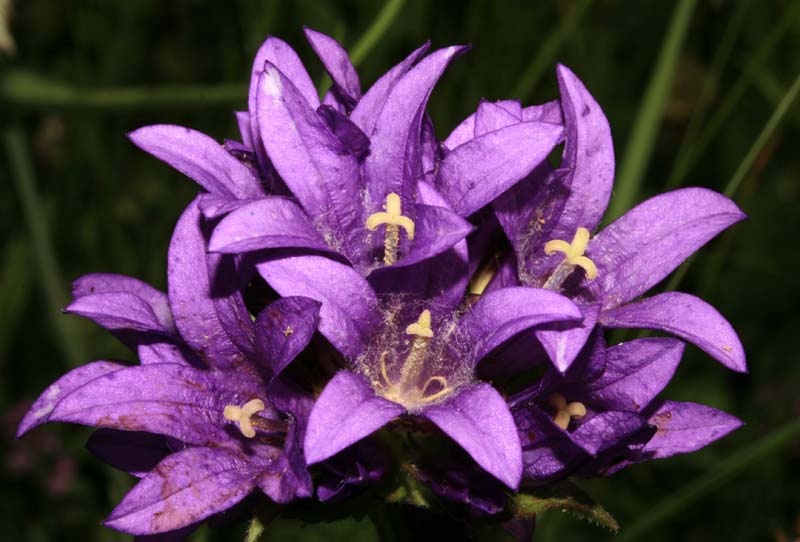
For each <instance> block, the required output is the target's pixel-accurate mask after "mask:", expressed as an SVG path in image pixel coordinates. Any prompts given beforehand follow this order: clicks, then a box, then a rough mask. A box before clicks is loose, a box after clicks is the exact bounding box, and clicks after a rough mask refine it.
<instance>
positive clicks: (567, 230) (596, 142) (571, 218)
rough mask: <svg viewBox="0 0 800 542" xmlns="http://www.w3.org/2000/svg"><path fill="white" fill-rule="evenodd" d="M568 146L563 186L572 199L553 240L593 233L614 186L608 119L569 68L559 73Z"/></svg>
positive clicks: (554, 230)
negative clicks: (580, 230) (583, 230)
mask: <svg viewBox="0 0 800 542" xmlns="http://www.w3.org/2000/svg"><path fill="white" fill-rule="evenodd" d="M556 73H557V76H558V86H559V90H560V91H561V109H562V111H563V113H564V125H565V127H566V146H565V148H564V156H563V158H562V162H561V167H562V168H566V169H568V171H569V173H567V176H566V178H565V180H564V184H565V185H566V186H568V187H569V189H570V191H569V197H568V199H567V202H566V204H565V206H564V209H563V211H562V214H561V216H560V217H559V219H558V225H557V226H556V227H555V228H554V229H553V230H552V231H551V236H552V238H553V239H572V236H573V235H574V234H575V231H576V230H577V229H578V228H580V227H583V228H586V229H587V230H589V231H592V230H593V229H594V228H595V227H596V226H597V224H598V223H599V222H600V219H601V218H603V214H604V213H605V210H606V207H607V206H608V199H609V197H610V196H611V187H612V185H613V183H614V145H613V141H612V139H611V128H610V127H609V126H608V119H606V116H605V115H604V114H603V110H602V109H600V105H598V103H597V102H596V101H595V99H594V98H593V97H592V95H591V94H589V91H588V90H587V89H586V87H585V86H584V85H583V83H582V82H581V81H580V79H578V78H577V77H576V76H575V74H574V73H572V72H571V71H570V70H569V68H567V67H566V66H563V65H559V66H558V68H557V69H556Z"/></svg>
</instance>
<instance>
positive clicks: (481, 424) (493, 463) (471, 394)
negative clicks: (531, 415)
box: [422, 383, 522, 489]
mask: <svg viewBox="0 0 800 542" xmlns="http://www.w3.org/2000/svg"><path fill="white" fill-rule="evenodd" d="M422 415H423V416H425V417H426V418H428V419H429V420H431V421H432V422H433V423H435V424H436V425H437V426H438V427H439V429H441V430H442V431H444V432H445V433H446V434H447V435H448V436H450V438H452V439H453V440H454V441H456V442H457V443H458V444H459V445H460V446H461V447H462V448H464V450H466V451H467V453H468V454H469V455H471V456H472V458H473V459H474V460H475V462H476V463H477V464H478V465H480V466H481V467H483V468H484V469H485V470H486V471H487V472H488V473H489V474H491V475H492V476H495V477H496V478H497V479H498V480H500V481H501V482H503V483H504V484H506V485H507V486H508V487H510V488H511V489H517V487H518V486H519V481H520V478H522V448H521V447H520V442H519V436H518V435H517V428H516V426H515V425H514V418H513V417H512V416H511V412H510V411H509V410H508V406H506V402H505V401H504V400H503V398H502V397H501V396H500V394H499V393H497V391H495V389H494V388H492V387H491V386H490V385H489V384H484V383H479V384H475V385H473V386H470V387H469V388H466V389H464V390H461V391H460V392H458V393H457V394H456V396H455V397H453V398H452V399H450V400H448V401H446V402H444V403H442V404H438V405H432V406H429V407H427V408H425V409H424V410H423V411H422Z"/></svg>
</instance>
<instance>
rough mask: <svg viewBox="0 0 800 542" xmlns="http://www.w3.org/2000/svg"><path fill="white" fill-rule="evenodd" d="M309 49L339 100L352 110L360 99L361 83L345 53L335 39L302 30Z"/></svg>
mask: <svg viewBox="0 0 800 542" xmlns="http://www.w3.org/2000/svg"><path fill="white" fill-rule="evenodd" d="M303 30H304V31H305V33H306V38H307V39H308V42H309V43H310V44H311V48H312V49H314V52H315V53H317V56H318V57H319V59H320V60H321V61H322V65H323V66H325V71H327V72H328V75H330V76H331V79H333V84H334V85H335V88H336V90H337V91H338V93H339V95H340V99H341V100H342V101H344V102H346V103H348V106H349V108H352V107H353V106H354V105H355V104H356V103H357V102H358V100H359V98H361V82H360V81H359V80H358V73H356V69H355V68H354V67H353V64H352V63H351V62H350V58H349V57H348V56H347V51H345V50H344V48H343V47H342V46H341V45H339V42H337V41H336V40H335V39H333V38H331V37H330V36H326V35H325V34H322V33H320V32H317V31H315V30H311V29H310V28H304V29H303Z"/></svg>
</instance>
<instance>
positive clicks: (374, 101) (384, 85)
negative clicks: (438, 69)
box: [350, 41, 431, 136]
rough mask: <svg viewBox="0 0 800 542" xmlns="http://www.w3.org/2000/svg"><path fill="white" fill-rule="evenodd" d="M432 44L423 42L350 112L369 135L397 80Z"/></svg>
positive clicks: (386, 74)
mask: <svg viewBox="0 0 800 542" xmlns="http://www.w3.org/2000/svg"><path fill="white" fill-rule="evenodd" d="M430 46H431V43H430V42H429V41H428V42H425V43H423V44H422V46H420V47H419V48H417V49H416V50H415V51H413V52H412V53H411V54H410V55H408V56H407V57H406V58H405V59H403V60H402V61H401V62H400V63H399V64H397V65H396V66H394V67H393V68H392V69H391V70H389V71H388V72H386V73H385V74H383V75H382V76H381V78H380V79H378V80H377V81H376V82H375V83H374V84H373V85H372V86H371V87H370V89H369V90H368V91H367V92H366V94H364V96H363V97H362V98H361V100H359V102H358V105H356V107H355V109H353V112H352V113H351V114H350V120H352V121H353V122H354V123H355V124H356V125H357V126H358V127H359V128H361V130H362V131H363V132H364V133H365V134H367V136H371V135H372V132H373V130H374V129H375V123H377V122H378V115H380V112H381V110H382V109H383V106H384V105H385V104H386V99H387V98H388V97H389V93H391V91H392V89H394V86H395V84H397V81H399V80H400V78H401V77H403V76H404V75H405V74H406V72H407V71H408V70H409V69H410V68H411V66H413V65H414V63H415V62H416V61H417V59H419V58H420V57H421V56H422V55H424V54H425V52H426V51H427V50H428V48H429V47H430Z"/></svg>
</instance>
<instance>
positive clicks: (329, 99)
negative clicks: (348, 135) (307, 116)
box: [317, 89, 347, 115]
mask: <svg viewBox="0 0 800 542" xmlns="http://www.w3.org/2000/svg"><path fill="white" fill-rule="evenodd" d="M323 105H327V106H328V107H330V108H332V109H333V110H335V111H336V112H338V113H341V114H342V115H347V111H346V110H345V108H344V104H343V103H342V102H340V101H339V98H337V97H336V92H334V89H331V90H329V91H328V92H326V93H325V96H324V97H323V98H322V105H320V108H321V107H322V106H323ZM317 111H319V108H318V109H317Z"/></svg>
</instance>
